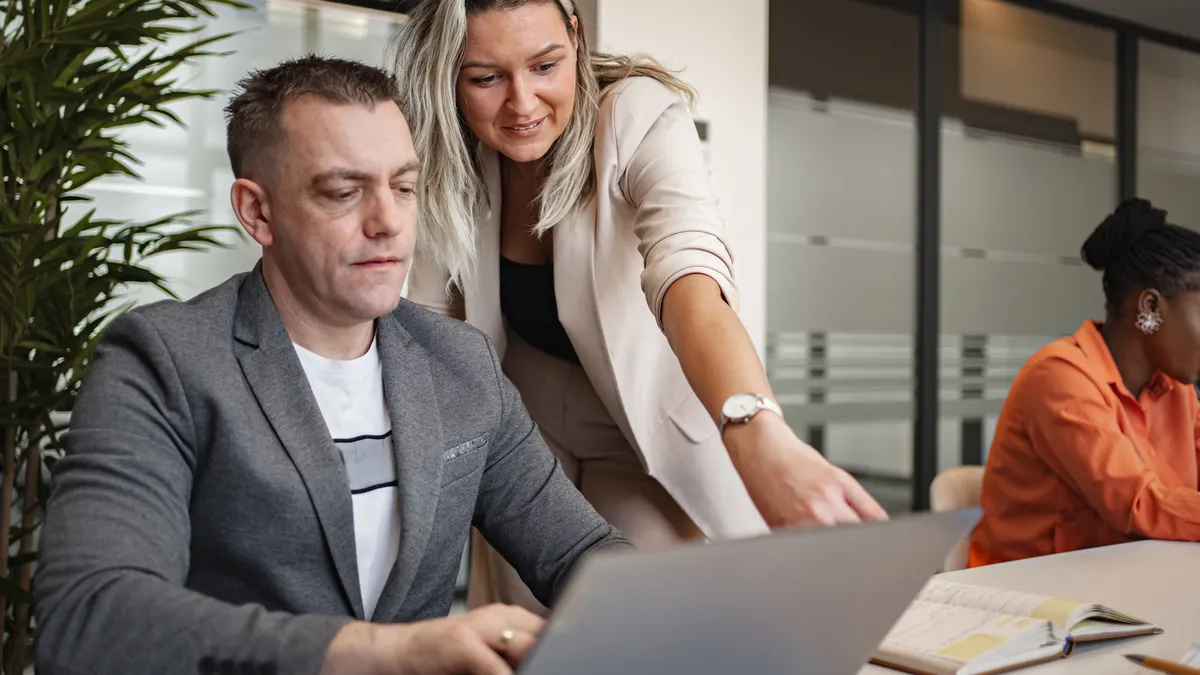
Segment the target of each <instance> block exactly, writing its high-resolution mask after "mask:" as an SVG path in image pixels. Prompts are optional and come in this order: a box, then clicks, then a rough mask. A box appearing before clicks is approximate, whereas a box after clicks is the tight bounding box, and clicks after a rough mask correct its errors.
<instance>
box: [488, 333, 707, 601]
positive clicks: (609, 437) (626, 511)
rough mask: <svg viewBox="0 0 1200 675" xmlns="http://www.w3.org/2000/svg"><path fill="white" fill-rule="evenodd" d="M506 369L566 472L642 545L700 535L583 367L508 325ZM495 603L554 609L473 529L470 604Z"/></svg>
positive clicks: (599, 509)
mask: <svg viewBox="0 0 1200 675" xmlns="http://www.w3.org/2000/svg"><path fill="white" fill-rule="evenodd" d="M503 368H504V372H505V374H506V375H508V377H509V379H510V380H512V382H513V384H514V385H516V387H517V390H518V391H520V392H521V398H522V400H523V401H524V403H525V407H526V408H527V409H528V410H529V414H530V415H531V416H532V417H533V420H534V422H536V423H537V425H538V427H539V428H540V429H541V432H542V437H543V438H544V439H545V440H546V444H547V445H549V446H550V450H551V451H552V452H553V453H554V455H555V457H557V458H558V460H559V461H560V462H562V467H563V471H564V472H565V473H566V475H567V478H569V479H570V480H571V482H572V483H574V484H575V486H576V487H578V488H579V491H580V492H582V493H583V496H584V497H585V498H586V499H587V500H588V501H589V502H591V504H592V507H593V508H595V509H596V511H597V512H598V513H599V514H600V515H601V516H602V517H603V518H604V519H605V520H607V521H608V522H609V524H611V525H612V526H613V527H615V528H617V529H618V530H620V531H621V532H622V533H623V534H624V535H625V536H626V537H628V538H629V540H630V541H631V542H633V544H634V545H635V546H636V547H638V548H639V549H655V548H662V547H667V546H671V545H672V544H676V543H678V542H681V541H683V540H686V539H693V538H699V537H701V536H702V534H701V532H700V530H699V528H697V527H696V526H695V524H694V523H692V521H691V519H690V518H688V516H687V514H685V513H684V512H683V509H681V508H680V507H679V505H678V504H677V503H676V502H675V500H674V499H672V498H671V496H670V495H669V494H667V491H666V490H665V489H663V487H662V485H661V484H659V482H658V481H657V480H655V479H654V478H651V477H650V476H649V475H647V474H646V472H645V470H644V469H643V468H642V465H641V462H640V461H639V460H638V457H637V455H636V454H635V453H634V450H633V448H632V447H631V446H630V444H629V441H628V440H626V438H625V436H624V434H623V433H621V430H620V428H618V427H617V425H616V423H614V422H613V419H612V417H611V416H610V415H609V414H608V411H607V410H606V409H605V407H604V404H603V403H602V402H601V401H600V398H599V397H598V396H597V395H596V391H595V390H594V389H593V388H592V385H591V382H589V381H588V378H587V375H586V374H585V373H584V371H583V369H582V368H581V367H579V366H578V365H576V364H574V363H569V362H567V361H564V360H562V359H559V358H555V357H553V356H550V355H549V354H546V353H545V352H542V351H541V350H539V349H537V348H536V347H533V346H531V345H530V344H529V343H527V342H525V341H524V340H522V339H521V338H520V337H518V336H517V335H516V334H515V333H513V332H512V331H509V332H508V349H507V350H506V351H505V355H504V363H503ZM491 602H502V603H506V604H514V605H520V606H522V607H524V608H526V609H528V610H530V611H531V612H534V613H536V614H541V615H543V616H544V615H546V614H547V613H548V611H547V609H546V608H545V607H544V606H543V605H542V604H541V603H539V602H538V601H537V600H536V599H535V598H534V597H533V594H532V593H531V592H530V591H529V589H528V588H527V587H526V586H525V584H524V583H523V582H522V581H521V579H520V577H519V576H517V573H516V571H515V570H513V568H512V567H511V566H510V565H509V564H508V563H507V562H505V560H504V558H503V557H501V556H500V555H499V554H498V553H496V552H495V551H494V550H493V549H492V548H491V547H489V546H488V545H487V543H486V542H485V541H484V540H483V537H481V536H480V535H479V533H478V532H475V533H473V534H472V539H471V566H470V576H469V586H468V590H467V607H468V608H475V607H479V606H482V605H485V604H488V603H491Z"/></svg>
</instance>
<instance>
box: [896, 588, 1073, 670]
mask: <svg viewBox="0 0 1200 675" xmlns="http://www.w3.org/2000/svg"><path fill="white" fill-rule="evenodd" d="M1018 641H1019V642H1020V643H1021V644H1020V645H1019V646H1020V648H1022V649H1033V648H1038V647H1042V646H1046V645H1047V644H1053V642H1052V641H1051V640H1050V631H1049V627H1048V626H1047V624H1046V622H1045V621H1041V620H1038V619H1032V618H1024V617H1015V616H1003V615H1000V614H994V613H992V612H986V611H981V610H976V609H971V608H968V607H959V606H954V605H945V604H940V603H936V602H925V601H923V600H916V601H914V602H913V603H912V605H910V606H909V608H908V610H907V611H905V613H904V615H903V616H901V617H900V620H899V621H897V622H896V625H895V626H893V627H892V630H891V631H890V632H889V633H888V635H887V636H886V637H884V639H883V643H882V644H881V645H880V648H879V652H880V653H881V655H887V654H897V653H899V654H918V655H924V656H931V657H936V658H937V659H938V660H948V661H953V662H958V663H963V664H965V663H968V662H970V661H973V660H975V659H978V658H979V657H981V656H984V655H985V654H987V653H988V652H992V651H994V650H996V649H999V648H1001V647H1004V646H1006V645H1009V644H1011V643H1013V642H1018Z"/></svg>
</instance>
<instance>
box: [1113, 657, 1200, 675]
mask: <svg viewBox="0 0 1200 675" xmlns="http://www.w3.org/2000/svg"><path fill="white" fill-rule="evenodd" d="M1125 658H1127V659H1129V660H1130V661H1133V662H1134V663H1136V664H1138V665H1140V666H1142V667H1144V668H1149V669H1150V670H1157V671H1158V672H1160V673H1167V675H1200V670H1197V669H1195V668H1189V667H1188V666H1185V665H1183V664H1182V663H1175V662H1174V661H1167V660H1165V659H1156V658H1154V657H1153V656H1143V655H1141V654H1126V655H1125Z"/></svg>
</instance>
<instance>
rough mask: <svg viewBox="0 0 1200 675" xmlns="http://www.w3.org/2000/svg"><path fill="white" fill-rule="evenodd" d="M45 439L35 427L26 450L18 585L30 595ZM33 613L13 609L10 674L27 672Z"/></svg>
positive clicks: (26, 607) (19, 607) (17, 606)
mask: <svg viewBox="0 0 1200 675" xmlns="http://www.w3.org/2000/svg"><path fill="white" fill-rule="evenodd" d="M41 435H42V426H41V425H40V424H38V425H34V427H33V428H32V429H30V430H29V447H28V449H26V450H25V494H24V496H23V497H22V499H21V550H20V555H21V559H22V560H23V561H24V562H22V564H21V573H20V576H19V577H18V578H17V585H18V586H20V588H21V590H23V591H29V590H31V586H32V584H33V561H32V560H26V558H27V557H28V554H29V553H31V552H33V526H34V525H35V524H36V523H37V507H38V503H37V499H38V486H39V485H40V484H41V479H42V446H41V444H40V443H39V442H38V439H39V438H40V437H41ZM29 610H30V605H29V604H28V603H24V602H21V603H15V604H14V605H13V635H12V657H11V659H10V660H9V667H8V672H10V673H22V672H24V671H25V657H26V654H25V648H26V646H27V643H28V642H29Z"/></svg>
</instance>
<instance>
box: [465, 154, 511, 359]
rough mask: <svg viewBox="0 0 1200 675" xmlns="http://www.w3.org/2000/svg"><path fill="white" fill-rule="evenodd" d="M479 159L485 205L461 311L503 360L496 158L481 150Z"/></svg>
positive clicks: (498, 157) (501, 198)
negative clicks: (462, 310)
mask: <svg viewBox="0 0 1200 675" xmlns="http://www.w3.org/2000/svg"><path fill="white" fill-rule="evenodd" d="M481 158H482V162H483V179H484V183H485V184H486V185H487V191H488V203H487V209H486V210H485V211H484V212H483V213H482V214H480V218H479V254H478V256H477V258H476V262H475V270H474V273H473V274H472V275H471V278H469V279H467V282H466V284H464V285H465V286H466V292H465V293H463V309H464V311H465V314H466V319H467V323H469V324H471V325H472V326H475V327H476V328H478V329H479V330H481V331H483V332H484V333H486V334H487V336H488V338H490V339H491V341H492V344H493V345H495V346H496V352H497V354H499V356H500V358H501V359H503V358H504V351H505V349H506V348H507V346H508V340H507V338H506V337H505V334H504V317H503V315H502V314H501V312H500V205H501V202H502V200H503V197H502V195H501V192H500V187H501V186H500V156H499V155H498V154H497V153H496V151H495V150H491V149H488V148H484V149H483V151H482V156H481Z"/></svg>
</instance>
